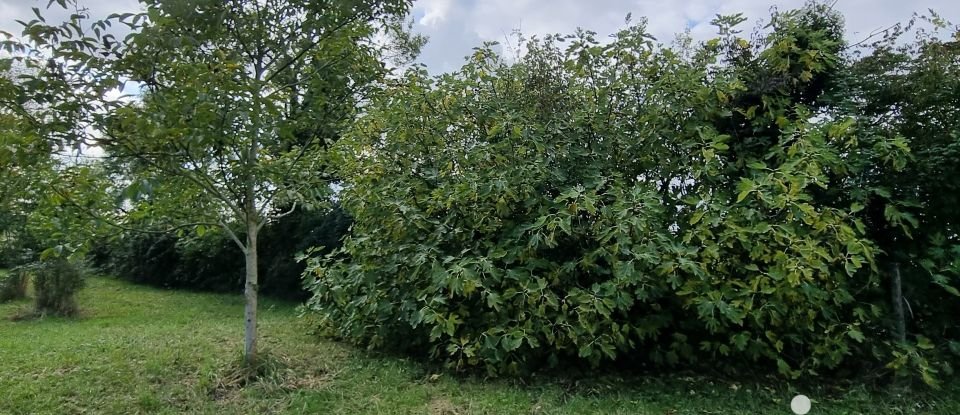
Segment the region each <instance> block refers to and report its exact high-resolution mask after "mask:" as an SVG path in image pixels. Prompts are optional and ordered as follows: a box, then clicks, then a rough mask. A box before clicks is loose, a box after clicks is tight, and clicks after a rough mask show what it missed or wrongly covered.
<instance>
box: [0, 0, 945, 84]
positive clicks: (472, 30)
mask: <svg viewBox="0 0 960 415" xmlns="http://www.w3.org/2000/svg"><path fill="white" fill-rule="evenodd" d="M80 1H81V4H82V5H83V6H85V7H89V9H90V11H91V14H92V15H93V16H95V17H105V16H106V15H107V14H109V13H113V12H125V11H135V10H138V9H140V6H139V5H138V2H137V1H136V0H80ZM804 1H805V0H684V1H675V2H669V1H664V0H416V1H415V2H414V5H413V16H414V21H415V25H414V29H415V30H417V31H418V32H420V33H423V34H426V35H428V36H430V43H428V44H427V46H426V47H425V48H424V50H423V54H422V55H421V58H420V61H421V62H424V63H426V64H427V66H428V67H429V68H430V70H431V72H434V73H439V72H444V71H450V70H454V69H457V68H459V67H460V65H461V64H462V62H463V57H464V56H467V55H469V54H470V52H471V49H472V48H473V47H475V46H479V45H480V44H481V43H482V42H484V41H499V42H504V41H505V40H507V39H508V38H509V35H510V34H511V33H512V32H513V31H514V30H521V31H522V32H523V33H524V34H525V35H527V36H528V37H529V36H532V35H544V34H550V33H571V32H573V31H574V30H576V28H577V27H582V28H584V29H590V30H593V31H595V32H597V33H598V34H599V35H600V36H606V35H608V34H610V33H613V32H615V31H616V30H618V29H620V28H622V27H623V18H624V17H625V16H626V15H627V13H631V14H632V15H633V17H634V20H636V19H638V18H640V17H647V18H648V19H649V25H648V30H649V31H650V32H651V33H652V34H653V35H654V36H656V37H657V39H659V40H661V41H663V42H665V43H666V42H669V41H671V40H673V39H674V36H675V35H676V34H677V33H681V32H683V31H684V30H685V29H687V28H689V29H690V32H691V34H693V36H694V37H695V38H699V39H704V38H707V37H709V36H711V35H712V34H713V33H714V32H713V27H711V26H710V20H711V19H713V17H714V16H715V15H716V14H718V13H719V14H733V13H738V12H742V13H744V15H745V16H746V17H748V18H749V19H750V20H748V21H747V23H745V24H744V25H743V26H742V28H743V29H744V31H747V32H749V31H751V30H752V29H753V28H754V27H755V26H756V24H757V23H758V22H759V21H761V20H762V19H766V18H767V17H768V16H769V14H770V13H769V10H770V7H771V6H776V7H778V8H780V9H790V8H795V7H799V6H802V5H803V3H804ZM46 4H47V0H0V30H6V31H9V32H12V33H14V34H19V32H20V27H19V25H18V24H17V23H15V22H14V21H13V19H25V20H29V19H31V18H32V17H33V13H32V12H30V7H39V8H40V9H44V8H45V6H46ZM834 7H835V8H836V9H837V10H839V11H840V12H842V13H843V15H844V16H845V17H846V19H847V20H846V23H847V38H848V40H851V41H859V40H860V39H862V38H863V37H865V36H867V35H868V34H869V33H870V32H872V31H874V30H876V29H880V28H885V27H889V26H890V25H892V24H894V23H896V22H902V21H906V20H908V19H909V18H910V16H911V15H912V14H913V12H925V11H926V10H927V9H929V8H932V9H934V10H936V11H937V12H939V13H940V14H941V15H942V16H943V17H944V18H946V19H948V20H951V21H953V22H954V23H957V22H958V21H960V1H958V0H911V1H902V0H837V2H836V4H835V6H834ZM54 9H57V6H54ZM45 14H46V15H48V16H49V20H50V21H56V20H57V19H63V18H65V17H66V16H67V15H68V14H69V13H68V12H67V11H64V10H50V11H48V12H45Z"/></svg>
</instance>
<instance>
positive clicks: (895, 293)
mask: <svg viewBox="0 0 960 415" xmlns="http://www.w3.org/2000/svg"><path fill="white" fill-rule="evenodd" d="M890 296H891V298H890V301H891V305H892V306H893V318H894V322H893V324H894V325H893V335H894V340H896V341H898V342H900V343H903V342H905V341H907V323H906V316H905V315H904V314H903V288H902V285H901V281H900V263H898V262H893V263H891V264H890Z"/></svg>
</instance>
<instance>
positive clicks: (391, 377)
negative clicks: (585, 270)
mask: <svg viewBox="0 0 960 415" xmlns="http://www.w3.org/2000/svg"><path fill="white" fill-rule="evenodd" d="M79 303H80V306H81V308H82V312H81V315H80V317H78V318H76V319H63V318H43V319H39V320H27V321H11V320H10V319H9V318H8V317H9V316H11V315H14V314H16V313H17V311H18V310H20V309H22V308H25V307H29V306H30V300H20V301H16V302H14V303H10V304H3V305H0V318H2V320H0V414H7V413H12V414H34V413H50V414H62V413H81V412H84V413H118V414H120V413H122V414H132V413H185V412H186V413H211V414H212V413H251V414H253V413H258V414H259V413H343V414H354V413H387V414H408V413H424V414H473V413H490V414H511V413H515V414H529V413H545V414H546V413H549V414H554V413H556V414H582V413H622V414H658V415H659V414H711V413H714V414H721V413H722V414H757V413H782V414H789V413H790V410H789V401H790V398H791V397H792V396H793V395H795V394H797V393H805V394H806V395H808V396H810V397H811V398H813V399H814V404H813V408H814V409H813V412H811V413H813V414H857V413H863V414H877V413H942V414H957V413H960V386H958V385H956V384H950V385H947V386H946V387H945V388H946V390H942V391H939V392H936V393H930V392H923V391H921V392H912V393H908V392H905V391H901V392H899V393H897V392H890V391H868V390H866V389H865V388H861V387H853V388H845V389H843V390H837V389H833V388H831V389H828V388H818V389H815V390H804V389H800V388H797V387H795V386H790V385H788V384H786V383H783V382H781V381H778V380H770V381H767V382H756V383H734V382H730V381H720V380H709V379H704V378H700V377H686V376H682V375H673V376H658V377H626V378H624V377H621V376H618V375H595V376H591V377H589V378H581V379H574V378H572V377H543V376H541V377H537V378H534V379H533V380H528V381H526V382H523V383H521V382H518V381H511V380H484V379H479V378H459V377H456V376H452V375H451V374H449V373H439V372H434V371H433V369H432V368H431V367H429V366H425V365H423V364H420V363H416V362H412V361H409V360H406V359H402V358H397V357H389V356H381V355H373V354H370V353H367V352H363V351H358V350H356V349H353V348H350V347H347V346H344V345H341V344H338V343H335V342H330V341H324V340H318V339H317V338H316V337H314V336H312V335H310V334H309V331H310V327H311V326H310V322H309V321H305V320H303V319H299V318H297V312H296V310H295V305H294V304H290V303H281V302H274V301H269V300H268V301H265V302H263V303H262V311H261V317H262V319H261V344H262V348H263V350H264V352H265V358H264V359H263V367H261V368H260V370H259V371H260V373H261V374H262V376H261V377H260V379H259V380H257V381H254V382H250V383H248V382H246V379H247V377H246V376H245V374H244V373H243V372H242V371H240V369H238V362H239V360H240V355H239V351H240V350H241V338H242V336H241V334H242V333H241V326H242V324H241V323H242V321H241V316H242V308H243V304H242V299H241V296H240V295H233V296H230V295H213V294H198V293H185V292H177V291H165V290H159V289H153V288H147V287H142V286H135V285H130V284H128V283H124V282H119V281H116V280H111V279H105V278H94V279H91V280H90V281H89V285H88V287H87V288H86V289H85V290H84V291H83V292H82V293H81V295H80V298H79Z"/></svg>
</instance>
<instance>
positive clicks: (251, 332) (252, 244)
mask: <svg viewBox="0 0 960 415" xmlns="http://www.w3.org/2000/svg"><path fill="white" fill-rule="evenodd" d="M246 248H247V250H246V253H245V259H246V274H247V277H246V283H245V285H244V290H243V296H244V298H245V299H246V306H245V308H244V317H245V319H246V321H245V324H244V338H243V359H244V362H246V364H248V365H251V366H252V365H253V364H255V363H256V361H257V288H258V286H257V284H258V281H257V279H258V275H257V222H256V220H255V219H254V218H252V217H251V218H249V219H247V247H246Z"/></svg>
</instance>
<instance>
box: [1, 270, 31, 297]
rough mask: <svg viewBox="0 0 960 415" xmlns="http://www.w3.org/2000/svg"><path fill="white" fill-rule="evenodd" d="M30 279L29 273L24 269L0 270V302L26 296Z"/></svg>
mask: <svg viewBox="0 0 960 415" xmlns="http://www.w3.org/2000/svg"><path fill="white" fill-rule="evenodd" d="M29 281H30V278H29V275H28V274H27V273H26V271H24V270H22V269H19V268H15V269H13V270H10V271H9V272H4V271H0V303H2V302H6V301H10V300H18V299H21V298H24V297H26V296H27V284H28V283H29Z"/></svg>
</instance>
